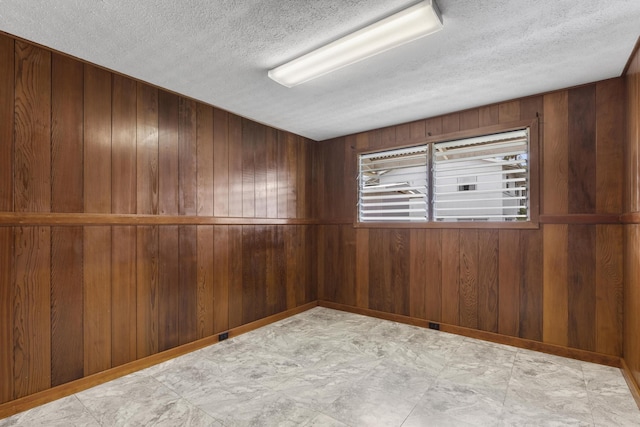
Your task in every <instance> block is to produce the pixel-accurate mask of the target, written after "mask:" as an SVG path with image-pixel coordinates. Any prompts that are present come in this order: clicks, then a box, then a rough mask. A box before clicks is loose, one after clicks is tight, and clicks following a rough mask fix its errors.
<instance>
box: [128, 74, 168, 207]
mask: <svg viewBox="0 0 640 427" xmlns="http://www.w3.org/2000/svg"><path fill="white" fill-rule="evenodd" d="M136 109H137V122H136V134H137V146H136V150H137V169H136V170H137V189H136V191H137V213H139V214H157V213H158V207H159V197H158V188H159V175H158V173H159V172H158V171H159V169H158V168H159V156H160V148H159V144H160V143H159V135H158V129H159V106H158V90H157V89H156V88H154V87H151V86H149V85H146V84H142V83H138V84H137V106H136ZM166 142H167V143H169V141H166ZM168 172H172V171H171V170H169V171H168ZM170 176H171V175H170Z"/></svg>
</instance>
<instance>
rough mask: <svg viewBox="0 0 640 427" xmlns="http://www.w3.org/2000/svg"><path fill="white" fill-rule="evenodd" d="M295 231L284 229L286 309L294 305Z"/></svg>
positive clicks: (296, 282)
mask: <svg viewBox="0 0 640 427" xmlns="http://www.w3.org/2000/svg"><path fill="white" fill-rule="evenodd" d="M297 234H298V233H297V229H296V227H286V228H285V229H284V230H283V235H284V256H285V259H286V261H285V263H286V264H285V298H286V306H287V308H293V307H295V305H296V287H297V286H298V285H299V283H298V275H297V274H296V273H297V271H296V270H297V265H296V264H297V249H298V248H297V247H296V246H297V245H296V239H297Z"/></svg>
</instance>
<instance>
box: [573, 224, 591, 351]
mask: <svg viewBox="0 0 640 427" xmlns="http://www.w3.org/2000/svg"><path fill="white" fill-rule="evenodd" d="M595 245H596V228H595V226H593V225H575V224H570V225H569V228H568V243H567V249H568V254H569V257H568V262H569V266H568V269H567V270H568V272H569V301H571V305H570V306H569V346H571V347H574V348H580V349H582V350H589V351H594V350H595V335H596V328H595V326H596V324H595V309H596V302H595V293H596V247H595Z"/></svg>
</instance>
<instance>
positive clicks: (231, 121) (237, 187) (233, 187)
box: [228, 114, 242, 217]
mask: <svg viewBox="0 0 640 427" xmlns="http://www.w3.org/2000/svg"><path fill="white" fill-rule="evenodd" d="M228 129H229V130H228V132H229V133H228V138H229V144H228V147H229V216H230V217H242V119H240V117H238V116H236V115H235V114H229V118H228Z"/></svg>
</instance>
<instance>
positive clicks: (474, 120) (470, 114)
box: [460, 108, 480, 130]
mask: <svg viewBox="0 0 640 427" xmlns="http://www.w3.org/2000/svg"><path fill="white" fill-rule="evenodd" d="M479 125H480V114H479V111H478V109H477V108H474V109H473V110H467V111H463V112H462V113H460V130H467V129H476V128H477V127H478V126H479Z"/></svg>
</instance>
